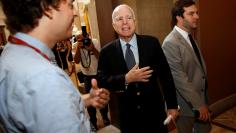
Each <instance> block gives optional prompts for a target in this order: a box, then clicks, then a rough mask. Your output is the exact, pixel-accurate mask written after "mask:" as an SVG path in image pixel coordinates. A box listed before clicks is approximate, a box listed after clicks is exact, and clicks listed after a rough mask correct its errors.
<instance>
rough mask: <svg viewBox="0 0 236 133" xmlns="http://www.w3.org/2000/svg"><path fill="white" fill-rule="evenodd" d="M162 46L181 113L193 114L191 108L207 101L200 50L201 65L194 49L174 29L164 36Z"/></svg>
mask: <svg viewBox="0 0 236 133" xmlns="http://www.w3.org/2000/svg"><path fill="white" fill-rule="evenodd" d="M162 48H163V51H164V53H165V55H166V58H167V60H168V63H169V65H170V68H171V71H172V75H173V77H174V81H175V86H176V89H177V99H178V104H179V105H180V108H181V115H185V116H193V115H194V114H193V110H196V109H198V108H199V107H200V106H201V105H204V104H207V103H208V97H207V90H206V89H207V87H206V84H207V76H206V66H205V63H204V60H203V57H202V54H201V52H200V55H201V60H202V66H201V64H200V62H199V61H198V58H197V56H196V55H195V53H194V50H193V49H192V48H191V46H190V45H189V44H188V42H187V41H186V40H185V39H184V38H183V36H182V35H181V34H180V33H179V32H178V31H177V30H176V29H173V30H172V31H171V32H170V33H169V35H168V36H167V37H166V38H165V40H164V42H163V45H162ZM199 50H200V49H199Z"/></svg>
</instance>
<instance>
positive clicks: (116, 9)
mask: <svg viewBox="0 0 236 133" xmlns="http://www.w3.org/2000/svg"><path fill="white" fill-rule="evenodd" d="M121 7H126V8H128V9H129V11H130V12H131V14H132V17H133V19H134V20H135V14H134V10H133V9H132V8H131V7H130V6H128V5H126V4H121V5H118V6H117V7H116V8H115V9H114V10H113V12H112V22H113V23H114V22H115V17H116V13H117V12H118V11H119V9H120V8H121Z"/></svg>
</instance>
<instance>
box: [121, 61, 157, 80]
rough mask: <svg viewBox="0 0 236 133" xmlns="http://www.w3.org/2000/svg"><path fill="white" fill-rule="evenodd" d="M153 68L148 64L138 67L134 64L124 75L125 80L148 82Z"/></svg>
mask: <svg viewBox="0 0 236 133" xmlns="http://www.w3.org/2000/svg"><path fill="white" fill-rule="evenodd" d="M152 72H153V70H151V69H150V67H149V66H147V67H143V68H139V66H138V64H136V65H135V66H134V67H133V68H132V69H130V71H129V72H128V73H127V74H126V75H125V80H126V82H127V83H131V82H148V81H149V79H148V78H149V77H151V76H152Z"/></svg>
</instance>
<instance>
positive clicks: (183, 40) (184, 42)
mask: <svg viewBox="0 0 236 133" xmlns="http://www.w3.org/2000/svg"><path fill="white" fill-rule="evenodd" d="M172 32H173V34H174V36H175V37H176V38H177V39H178V40H179V41H180V42H181V43H180V44H181V45H184V46H185V47H186V48H187V49H188V50H189V51H192V52H191V54H192V56H193V57H194V60H195V62H196V63H197V65H198V66H199V67H200V68H202V70H203V72H204V73H205V72H206V70H205V63H204V60H203V58H202V53H201V51H200V49H199V48H198V49H199V52H200V56H201V60H202V65H203V66H201V64H200V62H199V61H198V59H197V56H196V55H195V53H194V51H193V48H192V47H191V46H190V45H189V44H188V42H187V41H186V40H185V39H184V37H183V36H182V35H181V34H180V33H179V32H178V31H176V30H175V29H173V31H172Z"/></svg>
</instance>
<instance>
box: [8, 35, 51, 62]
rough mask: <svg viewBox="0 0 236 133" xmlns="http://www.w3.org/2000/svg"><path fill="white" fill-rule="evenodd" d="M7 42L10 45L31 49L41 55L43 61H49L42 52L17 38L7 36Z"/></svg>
mask: <svg viewBox="0 0 236 133" xmlns="http://www.w3.org/2000/svg"><path fill="white" fill-rule="evenodd" d="M8 41H9V42H11V43H12V44H16V45H22V46H26V47H29V48H32V49H33V50H34V51H36V52H37V53H39V54H40V55H42V56H43V57H44V58H45V59H47V60H48V61H50V59H49V57H48V56H47V55H46V54H44V53H43V52H42V51H40V50H39V49H37V48H36V47H33V46H31V45H29V44H28V43H27V42H25V41H23V40H21V39H19V38H16V37H14V36H9V38H8Z"/></svg>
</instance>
